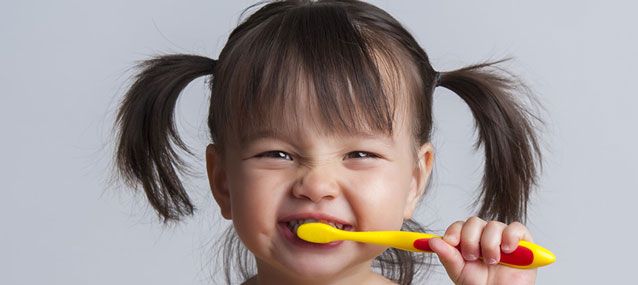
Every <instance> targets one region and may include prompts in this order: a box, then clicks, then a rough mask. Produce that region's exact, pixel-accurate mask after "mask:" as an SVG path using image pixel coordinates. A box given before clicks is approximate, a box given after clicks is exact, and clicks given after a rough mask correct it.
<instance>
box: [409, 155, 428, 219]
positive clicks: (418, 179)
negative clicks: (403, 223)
mask: <svg viewBox="0 0 638 285" xmlns="http://www.w3.org/2000/svg"><path fill="white" fill-rule="evenodd" d="M417 158H418V162H417V164H416V166H415V167H414V171H413V172H412V173H413V174H412V183H410V189H409V192H408V195H407V200H406V203H405V209H404V211H403V218H404V219H411V218H412V214H413V213H414V210H415V209H416V206H417V203H418V201H419V198H421V196H422V195H423V193H424V192H425V186H426V185H427V182H428V180H429V178H430V174H431V173H432V167H433V166H434V165H433V163H434V148H433V146H432V144H431V143H425V144H423V145H422V146H421V147H420V148H419V151H418V156H417Z"/></svg>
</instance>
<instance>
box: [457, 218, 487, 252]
mask: <svg viewBox="0 0 638 285" xmlns="http://www.w3.org/2000/svg"><path fill="white" fill-rule="evenodd" d="M485 224H487V222H485V221H484V220H482V219H481V218H479V217H476V216H474V217H471V218H469V219H467V222H465V224H464V225H463V229H461V254H462V255H463V257H464V258H465V260H468V261H474V260H477V259H478V257H479V254H480V249H479V242H480V240H481V234H482V233H483V228H484V227H485Z"/></svg>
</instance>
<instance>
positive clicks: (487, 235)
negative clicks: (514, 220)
mask: <svg viewBox="0 0 638 285" xmlns="http://www.w3.org/2000/svg"><path fill="white" fill-rule="evenodd" d="M505 227H507V225H506V224H504V223H501V222H499V221H490V222H488V223H487V225H486V226H485V228H484V229H483V234H482V235H481V256H482V257H483V262H485V263H486V264H496V263H498V262H499V261H500V260H501V246H500V245H501V237H502V236H503V230H505Z"/></svg>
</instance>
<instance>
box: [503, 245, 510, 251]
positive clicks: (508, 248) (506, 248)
mask: <svg viewBox="0 0 638 285" xmlns="http://www.w3.org/2000/svg"><path fill="white" fill-rule="evenodd" d="M501 249H502V250H503V251H505V252H509V251H510V247H509V246H507V245H501Z"/></svg>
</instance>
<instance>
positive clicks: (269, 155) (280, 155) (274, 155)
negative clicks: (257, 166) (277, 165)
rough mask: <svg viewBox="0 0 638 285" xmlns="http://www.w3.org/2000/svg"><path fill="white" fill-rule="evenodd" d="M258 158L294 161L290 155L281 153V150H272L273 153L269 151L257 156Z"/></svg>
mask: <svg viewBox="0 0 638 285" xmlns="http://www.w3.org/2000/svg"><path fill="white" fill-rule="evenodd" d="M257 157H267V158H284V159H285V158H286V157H288V158H290V160H292V157H290V155H289V154H287V153H285V152H283V151H280V150H272V151H267V152H262V153H260V154H258V155H257Z"/></svg>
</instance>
